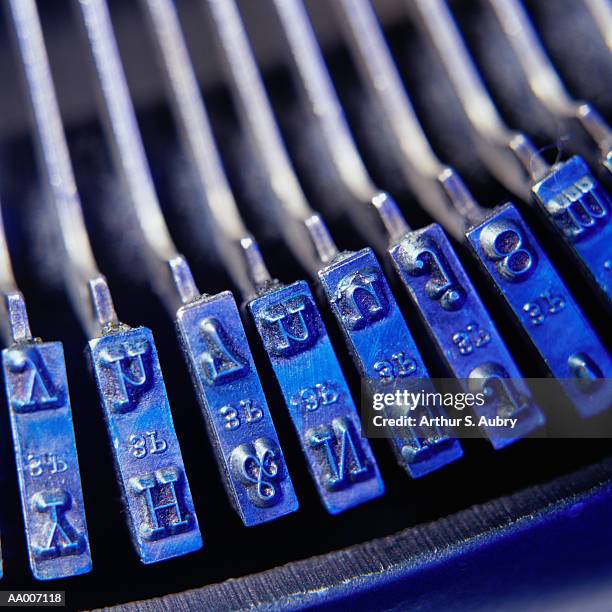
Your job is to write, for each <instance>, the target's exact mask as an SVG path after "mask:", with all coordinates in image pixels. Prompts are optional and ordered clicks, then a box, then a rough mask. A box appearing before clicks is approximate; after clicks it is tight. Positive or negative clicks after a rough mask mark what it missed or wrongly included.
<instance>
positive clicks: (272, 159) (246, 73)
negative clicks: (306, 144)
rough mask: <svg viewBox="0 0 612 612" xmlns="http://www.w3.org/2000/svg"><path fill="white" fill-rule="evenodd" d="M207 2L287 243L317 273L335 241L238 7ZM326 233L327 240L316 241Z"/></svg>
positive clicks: (227, 1) (229, 0) (221, 0)
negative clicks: (304, 179) (298, 163)
mask: <svg viewBox="0 0 612 612" xmlns="http://www.w3.org/2000/svg"><path fill="white" fill-rule="evenodd" d="M205 5H206V6H207V7H208V9H209V13H210V15H211V18H212V20H213V23H214V25H215V28H214V31H215V41H216V43H217V47H218V49H219V52H220V55H221V57H222V59H223V63H224V68H225V71H226V75H227V78H228V81H229V85H230V89H231V91H232V95H233V99H234V103H235V105H236V107H237V110H238V114H239V117H240V121H241V124H242V127H243V129H244V130H245V132H246V133H247V135H248V137H249V139H250V141H251V145H252V147H253V150H254V152H255V153H256V155H257V158H258V160H259V162H260V163H261V164H262V167H263V170H264V174H265V177H264V178H265V179H266V180H267V182H268V186H269V189H270V192H271V194H272V195H273V197H274V200H275V201H274V204H275V206H276V211H277V213H278V214H279V215H281V217H280V218H281V219H282V220H281V223H280V225H281V229H282V231H283V235H284V237H285V242H286V243H287V246H289V248H291V249H292V250H293V252H294V253H295V255H296V257H297V258H298V259H299V260H300V261H301V262H302V264H303V265H304V267H306V268H307V269H308V270H309V271H310V272H311V273H316V271H317V270H318V268H319V263H320V261H321V259H320V257H321V256H323V257H325V258H327V257H329V255H330V249H332V248H333V250H334V251H336V249H335V245H333V242H332V240H331V237H330V236H329V233H328V232H326V230H324V228H321V226H322V225H323V221H322V220H321V218H320V217H319V216H318V215H316V214H315V213H314V211H313V210H312V208H311V207H310V205H309V203H308V202H307V200H306V197H305V195H304V192H303V191H302V188H301V187H300V184H299V181H298V178H297V176H296V175H295V172H294V170H293V167H292V165H291V161H290V159H289V155H288V153H287V150H286V149H285V145H284V143H283V140H282V136H281V133H280V130H279V127H278V125H277V124H276V121H275V118H274V113H273V111H272V107H271V105H270V101H269V100H268V97H267V94H266V91H265V88H264V84H263V81H262V78H261V75H260V74H259V71H258V69H257V65H256V63H255V58H254V56H253V52H252V50H251V47H250V44H249V41H248V38H247V35H246V32H245V29H244V25H243V23H242V19H241V17H240V14H239V12H238V8H237V6H236V4H235V2H234V1H233V0H206V2H205ZM323 236H325V241H324V242H323V243H319V242H317V241H318V240H319V239H322V237H323Z"/></svg>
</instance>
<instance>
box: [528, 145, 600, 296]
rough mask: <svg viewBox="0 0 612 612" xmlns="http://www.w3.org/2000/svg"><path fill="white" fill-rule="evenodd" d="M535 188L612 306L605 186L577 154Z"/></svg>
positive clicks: (548, 214)
mask: <svg viewBox="0 0 612 612" xmlns="http://www.w3.org/2000/svg"><path fill="white" fill-rule="evenodd" d="M532 191H533V193H534V195H535V196H536V200H537V202H538V204H539V205H540V209H541V210H542V211H544V213H545V215H546V217H547V218H548V219H549V220H550V221H552V223H553V224H554V225H555V226H556V227H557V229H558V230H559V231H560V233H561V235H562V236H563V237H564V239H565V242H566V243H567V244H568V245H569V247H570V248H571V250H572V253H573V254H574V255H575V257H576V258H577V260H578V261H579V262H580V264H581V266H582V268H583V270H584V272H585V273H586V274H587V276H588V277H589V278H590V279H591V281H592V282H593V283H594V285H595V286H596V287H598V288H599V290H600V291H601V292H603V293H604V294H605V296H606V298H607V303H608V305H609V306H612V223H610V215H611V214H612V200H611V199H610V196H609V195H608V193H607V192H606V190H605V189H604V187H603V186H602V185H601V184H600V183H599V182H598V181H597V179H596V178H595V177H594V176H593V175H592V174H591V171H590V170H589V168H588V166H587V165H586V163H585V162H584V160H583V159H582V158H581V157H579V156H577V155H575V156H574V157H572V158H570V159H569V160H568V161H566V162H564V163H562V164H559V165H557V166H555V167H554V168H553V172H552V173H551V174H550V175H548V176H547V177H546V178H545V179H543V180H542V181H540V182H539V183H537V184H536V185H534V186H533V187H532Z"/></svg>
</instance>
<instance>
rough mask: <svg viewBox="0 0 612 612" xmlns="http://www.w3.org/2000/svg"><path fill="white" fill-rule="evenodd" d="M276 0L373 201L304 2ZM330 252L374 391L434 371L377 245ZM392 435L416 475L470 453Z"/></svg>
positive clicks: (329, 122)
mask: <svg viewBox="0 0 612 612" xmlns="http://www.w3.org/2000/svg"><path fill="white" fill-rule="evenodd" d="M274 7H275V9H276V13H277V15H278V17H279V19H280V23H281V25H282V30H283V36H284V38H285V40H286V42H287V45H288V48H289V51H290V58H291V64H292V65H293V69H294V75H295V78H296V79H297V80H298V82H299V83H300V89H301V91H302V92H303V96H304V97H305V98H306V101H307V104H306V105H307V107H308V108H310V110H311V113H312V120H313V121H314V123H315V125H316V126H317V128H318V130H319V132H320V133H321V135H322V137H323V139H324V141H325V142H326V146H327V149H328V152H329V154H330V157H331V158H332V159H333V160H334V164H335V168H336V172H337V174H338V176H339V177H340V180H341V182H342V183H343V185H344V187H345V189H346V191H348V192H350V193H352V194H353V196H354V198H355V199H357V200H358V201H359V203H360V204H362V205H371V201H372V200H373V199H374V198H376V197H377V195H378V194H380V193H381V192H380V191H379V190H378V189H377V188H376V187H375V186H374V185H373V183H372V181H371V179H370V177H369V176H368V174H367V171H366V169H365V166H364V165H363V162H362V160H361V157H360V156H359V153H358V151H357V149H356V147H355V143H354V141H353V139H352V137H351V134H350V132H349V130H348V126H347V124H346V120H345V118H344V113H343V111H342V108H341V106H340V103H339V101H338V99H337V97H336V93H335V91H334V89H333V85H332V83H331V79H330V77H329V74H328V72H327V69H326V67H325V62H324V60H323V57H322V56H321V53H320V51H319V48H318V45H317V43H316V39H315V37H314V33H313V31H312V28H311V26H310V23H309V22H308V17H307V16H306V13H305V11H304V10H303V6H302V5H301V3H300V2H296V1H293V0H290V1H284V0H283V1H279V2H274ZM330 199H333V194H330ZM307 223H308V222H307ZM318 223H319V224H320V223H321V221H320V220H318ZM370 225H371V222H370ZM370 234H373V232H370ZM327 259H328V261H322V262H321V264H320V266H322V267H320V269H319V270H318V274H317V276H318V280H319V282H320V283H321V285H322V287H323V289H324V294H325V296H326V298H327V301H328V303H329V305H330V307H331V310H332V312H333V313H334V316H335V317H336V321H337V322H338V325H339V326H340V329H341V330H342V332H343V335H344V339H345V341H346V343H347V346H348V349H349V352H350V354H351V357H352V358H353V362H354V364H355V366H356V368H357V370H358V372H359V373H360V375H361V378H362V380H363V383H364V384H365V385H366V387H367V388H368V389H369V391H370V392H372V393H373V392H376V391H381V390H382V386H384V384H387V383H391V382H393V383H394V384H396V385H397V384H398V381H402V380H403V379H407V378H409V377H416V378H423V377H426V376H427V370H426V368H425V365H424V363H423V359H422V357H421V355H420V354H419V351H418V349H417V347H416V344H415V342H414V340H413V338H412V336H411V334H410V331H409V330H408V327H407V325H406V323H405V321H404V319H403V317H402V315H401V313H400V311H399V308H398V306H397V304H396V302H395V298H394V296H393V294H392V293H391V291H390V289H389V286H388V284H387V281H386V279H385V278H384V274H383V271H382V269H381V267H380V264H379V263H378V260H377V259H376V256H375V255H374V253H373V252H372V249H370V248H366V249H363V250H361V251H359V252H358V253H348V252H343V253H341V254H338V255H334V256H333V257H332V258H331V259H330V258H329V257H328V258H327ZM323 264H327V265H323ZM389 441H390V443H391V446H392V448H393V450H394V452H395V454H396V457H397V459H398V461H399V463H400V465H402V466H403V467H404V468H405V469H406V470H407V471H408V472H409V473H410V474H411V475H412V476H413V477H417V476H422V475H425V474H427V473H429V472H431V471H434V470H436V469H438V468H440V467H443V466H444V465H446V464H448V463H450V462H452V461H454V460H456V459H458V458H459V457H461V455H462V451H461V446H460V444H459V442H457V441H456V440H455V441H452V440H450V439H449V437H448V434H447V432H444V431H442V430H436V431H431V432H418V431H411V430H410V429H408V428H406V430H405V431H404V432H403V434H402V435H400V434H399V433H398V431H396V430H391V431H390V432H389Z"/></svg>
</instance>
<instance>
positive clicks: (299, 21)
mask: <svg viewBox="0 0 612 612" xmlns="http://www.w3.org/2000/svg"><path fill="white" fill-rule="evenodd" d="M272 4H273V5H274V8H275V9H276V14H277V15H278V18H279V20H280V23H281V26H282V31H283V37H284V39H285V41H286V43H287V47H288V50H289V61H290V63H291V66H292V68H293V73H294V76H295V78H296V81H297V83H298V85H299V87H300V91H301V94H302V97H303V98H304V99H305V101H306V107H307V109H308V111H309V113H310V116H311V117H312V118H313V119H314V120H315V122H316V124H317V125H318V126H319V128H320V130H319V131H320V133H321V136H322V137H323V140H324V144H325V146H326V148H327V150H328V152H329V155H330V158H331V160H332V163H333V165H334V169H335V171H336V174H337V176H338V177H339V179H340V181H341V182H342V183H343V184H344V186H345V188H346V189H347V190H348V191H349V193H350V194H351V195H352V196H353V198H354V199H356V200H358V201H360V202H369V201H370V200H371V199H372V198H373V197H374V196H375V195H376V193H378V192H379V191H380V190H379V189H377V188H376V186H375V185H374V184H373V182H372V179H371V178H370V176H369V175H368V171H367V170H366V167H365V165H364V163H363V161H362V159H361V156H360V155H359V152H358V150H357V147H356V145H355V141H354V140H353V137H352V135H351V132H350V129H349V127H348V125H347V122H346V118H345V116H344V111H343V110H342V106H341V105H340V102H339V100H338V97H337V95H336V90H335V89H334V86H333V84H332V81H331V78H330V75H329V72H328V71H327V67H326V65H325V61H324V59H323V56H322V54H321V50H320V49H319V45H318V43H317V40H316V37H315V34H314V32H313V30H312V27H311V25H310V21H309V19H308V16H307V14H306V11H305V9H304V5H303V3H302V2H301V0H272Z"/></svg>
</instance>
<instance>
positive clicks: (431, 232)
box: [384, 202, 544, 448]
mask: <svg viewBox="0 0 612 612" xmlns="http://www.w3.org/2000/svg"><path fill="white" fill-rule="evenodd" d="M384 205H385V206H386V207H391V206H393V203H392V202H391V203H389V202H386V203H385V204H384ZM389 255H390V257H391V260H392V262H393V266H394V267H395V270H396V271H397V273H398V275H399V277H400V279H401V280H402V282H403V284H404V286H405V287H406V289H407V290H408V293H409V294H410V297H411V298H412V303H413V304H414V305H415V307H416V308H417V310H418V313H419V315H420V317H421V319H422V320H423V321H424V322H425V324H426V325H427V331H428V333H429V337H430V338H431V339H432V340H433V342H434V343H435V345H436V348H437V352H438V355H439V357H440V358H441V359H442V360H443V362H444V363H445V365H446V367H447V368H448V369H449V370H450V371H451V372H452V374H453V376H455V377H457V378H458V379H460V381H461V384H462V385H463V386H464V387H465V388H466V391H473V385H474V384H476V385H478V386H479V388H481V389H487V388H489V389H491V391H492V392H491V394H489V395H487V401H486V403H485V404H484V405H483V406H482V407H479V406H474V408H473V409H474V411H475V412H476V413H477V416H478V417H481V416H485V417H495V416H496V415H498V414H499V415H508V414H512V415H515V416H516V417H518V418H519V423H518V425H517V427H516V428H515V429H513V430H512V432H510V431H509V430H503V429H502V428H487V429H485V431H484V433H485V435H486V436H487V437H488V438H489V440H490V441H491V444H492V445H493V446H494V448H503V447H504V446H507V445H508V444H511V443H512V442H515V441H516V440H518V439H520V438H521V437H523V436H525V435H527V434H529V433H530V432H532V431H533V430H535V429H537V428H538V427H540V426H541V425H542V424H543V423H544V415H543V414H542V412H541V411H540V409H539V408H538V407H537V406H536V405H535V403H534V401H533V399H532V398H531V393H530V391H529V389H528V387H527V386H526V384H525V383H524V382H523V381H522V380H521V373H520V371H519V369H518V368H517V366H516V364H515V361H514V359H513V358H512V355H511V354H510V352H509V351H508V349H507V348H506V345H505V343H504V341H503V340H502V338H501V336H500V335H499V332H498V331H497V328H496V326H495V324H494V322H493V319H492V318H491V315H490V314H489V313H488V311H487V309H486V308H485V306H484V304H483V303H482V301H481V299H480V298H479V297H478V294H477V292H476V289H475V288H474V286H473V284H472V282H471V281H470V279H469V278H468V276H467V274H466V273H465V271H464V269H463V266H462V265H461V263H460V261H459V258H458V257H457V255H456V254H455V252H454V250H453V248H452V246H451V244H450V241H449V239H448V238H447V236H446V235H445V233H444V231H443V230H442V228H441V227H440V226H439V225H437V224H432V225H428V226H427V227H424V228H422V229H419V230H416V231H409V232H406V233H405V234H404V235H403V236H398V237H397V238H396V240H394V241H392V242H391V246H390V247H389ZM504 378H505V379H513V380H508V381H507V383H505V384H499V379H504ZM495 381H497V383H496V382H495Z"/></svg>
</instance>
